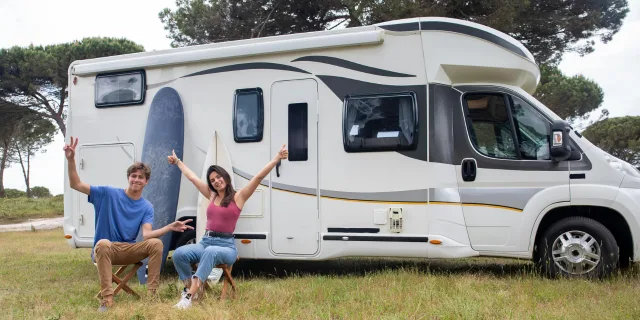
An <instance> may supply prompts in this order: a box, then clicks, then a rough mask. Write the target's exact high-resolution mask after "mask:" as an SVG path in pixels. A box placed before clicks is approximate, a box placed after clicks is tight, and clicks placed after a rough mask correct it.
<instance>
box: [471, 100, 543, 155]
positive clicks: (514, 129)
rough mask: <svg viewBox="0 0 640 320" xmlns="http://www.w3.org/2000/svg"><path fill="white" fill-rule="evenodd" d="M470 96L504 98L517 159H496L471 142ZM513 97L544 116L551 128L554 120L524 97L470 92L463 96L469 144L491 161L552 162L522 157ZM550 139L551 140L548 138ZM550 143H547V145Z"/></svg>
mask: <svg viewBox="0 0 640 320" xmlns="http://www.w3.org/2000/svg"><path fill="white" fill-rule="evenodd" d="M469 95H500V96H502V98H503V99H504V102H505V106H506V108H507V113H508V115H509V116H508V117H509V127H510V129H511V136H512V138H513V141H514V144H515V151H516V158H499V157H494V156H491V155H488V154H485V153H483V152H481V151H480V150H478V147H477V146H476V145H475V144H474V143H473V141H471V132H470V130H471V129H472V128H470V127H469V125H470V119H469V105H468V104H467V99H466V98H467V96H469ZM511 97H517V98H518V99H520V100H522V102H524V103H526V104H527V105H528V106H529V107H530V108H532V109H533V110H534V112H536V113H538V114H539V115H541V116H542V118H544V120H545V121H546V122H545V124H546V125H547V126H548V127H549V128H551V123H552V119H551V118H550V117H549V116H547V115H546V114H544V112H541V111H540V110H539V109H538V108H537V107H536V106H535V105H534V104H532V103H531V102H530V101H528V100H527V99H525V98H524V97H522V96H520V95H517V94H514V93H511V92H504V91H500V90H496V91H488V90H482V91H468V92H465V93H464V94H463V95H462V96H461V102H462V107H463V109H462V111H463V115H464V118H465V126H466V128H467V130H466V131H467V137H468V139H469V142H470V143H471V145H472V147H473V149H474V150H475V151H476V152H477V153H478V154H480V155H482V156H484V157H487V158H491V159H497V160H512V161H544V162H552V161H553V160H552V159H524V158H523V157H522V151H521V150H520V140H521V135H520V133H519V127H518V125H516V123H515V118H514V115H513V110H512V107H513V99H512V98H511ZM547 139H549V138H547ZM548 143H549V142H548V141H547V144H548Z"/></svg>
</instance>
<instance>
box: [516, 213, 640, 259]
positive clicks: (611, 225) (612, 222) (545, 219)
mask: <svg viewBox="0 0 640 320" xmlns="http://www.w3.org/2000/svg"><path fill="white" fill-rule="evenodd" d="M576 216H577V217H586V218H591V219H593V220H595V221H598V222H599V223H601V224H603V225H604V226H605V227H606V228H607V229H609V231H611V233H612V234H613V236H614V238H615V239H616V242H617V243H618V247H619V248H620V252H619V254H620V266H621V267H626V266H628V265H629V264H630V262H631V261H632V260H633V257H634V249H635V248H634V241H633V234H632V233H631V228H630V226H629V223H628V221H627V220H626V219H625V217H624V216H623V215H622V214H621V213H620V212H618V211H616V210H614V209H611V208H608V207H604V206H594V205H570V204H569V203H557V204H554V205H552V206H549V207H548V208H547V210H546V211H545V212H544V213H541V214H540V215H539V216H538V218H537V219H536V224H535V225H534V228H533V230H532V233H531V239H530V241H529V251H530V252H532V257H533V259H534V261H537V260H538V258H539V252H538V251H537V248H536V245H537V243H538V240H539V239H540V237H542V235H543V234H544V232H545V230H547V229H548V228H549V227H550V226H552V225H553V224H554V223H555V222H557V221H560V220H562V219H564V218H567V217H576Z"/></svg>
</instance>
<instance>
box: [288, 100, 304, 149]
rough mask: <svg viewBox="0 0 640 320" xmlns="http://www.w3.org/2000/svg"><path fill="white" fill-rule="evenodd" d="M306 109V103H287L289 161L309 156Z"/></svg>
mask: <svg viewBox="0 0 640 320" xmlns="http://www.w3.org/2000/svg"><path fill="white" fill-rule="evenodd" d="M307 109H308V105H307V104H306V103H294V104H290V105H289V144H288V145H289V148H288V150H289V159H288V160H289V161H307V159H308V158H309V155H308V141H309V125H308V119H309V118H308V116H307V112H308V110H307Z"/></svg>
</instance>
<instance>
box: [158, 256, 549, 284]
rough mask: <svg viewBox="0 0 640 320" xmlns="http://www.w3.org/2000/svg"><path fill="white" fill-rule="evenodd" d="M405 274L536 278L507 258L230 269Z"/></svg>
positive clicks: (169, 270)
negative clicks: (405, 272) (403, 272)
mask: <svg viewBox="0 0 640 320" xmlns="http://www.w3.org/2000/svg"><path fill="white" fill-rule="evenodd" d="M165 268H166V269H165V272H164V273H165V274H167V275H169V274H175V269H174V267H173V261H172V260H171V259H168V260H167V264H166V266H165ZM394 271H396V272H397V271H407V272H417V273H423V274H425V275H427V274H430V275H487V276H494V277H514V276H529V275H538V274H539V273H536V271H535V269H534V265H533V263H532V262H530V261H526V260H515V259H514V260H507V259H487V258H478V259H456V260H451V259H449V260H428V259H390V258H375V257H372V258H368V257H363V258H339V259H332V260H325V261H292V260H243V259H241V260H240V261H238V262H237V263H236V264H235V265H234V266H233V270H232V275H233V276H234V277H238V278H243V279H245V280H251V279H258V278H267V279H268V278H288V277H292V276H340V277H342V276H358V277H361V276H366V275H371V274H377V273H384V272H394Z"/></svg>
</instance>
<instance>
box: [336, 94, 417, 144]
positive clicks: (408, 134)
mask: <svg viewBox="0 0 640 320" xmlns="http://www.w3.org/2000/svg"><path fill="white" fill-rule="evenodd" d="M416 119H417V106H416V98H415V96H414V95H413V94H409V93H401V94H389V95H379V96H362V97H347V98H346V99H345V114H344V120H343V122H344V127H343V136H344V147H345V150H346V151H390V150H407V149H413V148H415V146H416V134H417V128H418V125H417V122H416Z"/></svg>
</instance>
